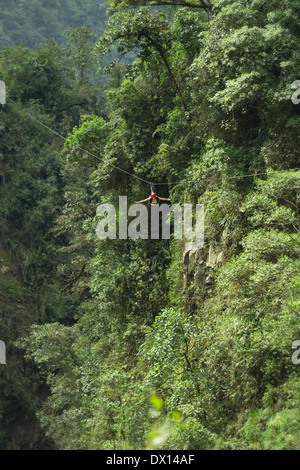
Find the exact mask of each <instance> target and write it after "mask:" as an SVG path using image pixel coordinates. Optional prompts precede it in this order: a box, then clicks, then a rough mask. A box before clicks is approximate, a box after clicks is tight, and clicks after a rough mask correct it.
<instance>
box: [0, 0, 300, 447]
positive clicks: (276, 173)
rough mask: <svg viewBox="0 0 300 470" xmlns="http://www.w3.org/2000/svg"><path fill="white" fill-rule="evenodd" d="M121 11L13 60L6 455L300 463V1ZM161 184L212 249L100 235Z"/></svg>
mask: <svg viewBox="0 0 300 470" xmlns="http://www.w3.org/2000/svg"><path fill="white" fill-rule="evenodd" d="M40 3H42V2H40ZM71 3H73V2H71ZM108 3H109V9H108V13H109V19H108V22H107V26H106V29H105V31H103V33H102V34H101V35H98V37H95V36H94V33H93V31H92V30H91V29H89V28H87V27H86V25H85V26H81V27H80V28H76V29H69V31H68V33H67V35H66V40H67V43H66V45H64V46H60V45H58V43H57V42H56V41H55V40H48V41H46V42H43V43H41V44H40V45H39V46H38V47H37V48H36V49H29V48H25V47H23V46H21V45H19V46H18V47H13V48H4V49H3V50H1V51H0V79H1V80H3V81H5V83H6V84H7V89H8V100H7V105H5V106H2V107H1V109H0V120H1V122H0V124H1V126H0V133H1V141H0V174H1V185H0V199H1V207H0V229H1V241H2V246H1V263H2V265H1V266H0V268H1V277H0V281H1V282H0V287H1V298H0V339H2V340H4V341H5V342H6V344H7V354H8V363H7V365H6V366H5V368H4V369H3V366H1V369H0V373H1V375H0V381H1V382H0V385H1V387H0V423H1V433H0V448H1V449H9V448H28V447H29V446H30V445H31V446H33V447H34V448H46V447H47V448H49V447H50V448H55V449H61V450H68V449H71V450H79V449H84V450H101V449H167V450H172V449H175V450H187V449H191V450H197V449H232V450H237V449H260V450H268V449H270V450H278V449H285V450H292V449H297V450H298V449H299V448H300V424H299V412H298V410H299V391H300V377H299V373H300V368H299V367H300V366H299V365H298V364H297V361H296V362H295V361H292V360H291V356H292V352H293V351H292V344H293V342H294V341H296V340H298V339H299V338H300V325H299V312H300V309H299V307H300V261H299V260H300V258H299V254H300V241H299V232H300V218H299V214H300V210H299V209H300V207H299V204H300V195H299V190H300V170H299V168H300V158H299V148H300V147H299V143H300V142H299V132H298V129H299V125H300V106H297V105H295V104H294V103H293V101H292V99H291V98H292V93H293V91H294V90H293V89H292V87H291V85H292V83H294V82H295V80H297V79H299V75H298V73H299V70H298V64H299V57H300V45H299V44H300V43H299V38H300V27H299V19H300V6H299V2H298V1H296V0H284V1H282V0H281V1H279V0H270V1H268V2H266V1H264V0H212V1H207V0H203V1H202V0H190V1H187V2H186V1H178V2H177V1H176V2H168V1H164V0H160V1H139V0H122V1H121V0H120V1H115V0H111V1H109V2H108ZM32 4H33V2H32ZM111 48H117V50H118V53H119V54H121V56H126V55H127V54H132V52H133V51H134V54H136V58H135V60H134V61H133V62H132V63H130V64H127V65H126V64H125V63H123V62H122V63H121V62H120V61H119V60H117V61H115V62H113V63H111V64H110V66H109V67H106V68H105V69H104V70H103V69H102V68H100V72H101V73H100V77H105V84H103V83H104V82H103V81H102V80H100V82H101V84H100V85H99V84H98V83H97V80H95V70H99V64H101V60H102V58H103V57H104V56H105V55H106V54H107V53H108V52H109V51H110V49H111ZM59 136H60V137H59ZM61 137H62V138H61ZM145 181H151V182H152V181H154V183H155V182H156V184H155V190H156V192H157V193H158V194H159V195H161V196H164V197H170V198H171V201H172V202H178V203H180V204H184V203H192V204H196V203H201V204H203V205H204V208H205V243H204V247H203V248H202V249H201V250H194V251H188V252H187V251H186V249H185V244H184V241H183V240H176V239H174V237H173V238H172V237H171V239H170V240H169V239H166V240H161V239H160V240H151V239H148V240H144V239H141V238H138V239H130V238H128V239H125V240H124V239H118V238H117V239H99V238H98V237H97V236H96V227H97V223H98V222H99V217H97V216H96V211H97V207H98V206H99V204H101V203H111V204H113V205H114V206H115V207H116V208H117V207H118V201H119V196H120V195H126V196H127V197H128V201H129V203H130V204H131V203H133V202H134V201H137V200H140V199H142V198H145V197H146V196H148V193H149V190H150V188H149V185H148V184H146V183H145ZM175 182H177V183H176V184H175ZM117 216H119V214H118V213H117ZM2 252H3V253H2ZM4 268H5V269H4ZM20 423H21V424H22V425H23V426H24V427H25V428H27V429H29V427H30V426H31V427H32V426H33V424H32V423H35V426H37V425H38V426H39V432H40V436H41V437H40V438H39V439H35V440H34V439H33V437H32V440H33V441H34V442H33V444H32V442H31V444H30V443H29V442H27V441H24V440H23V441H22V439H21V436H19V435H18V434H17V433H16V432H15V430H16V429H18V426H19V427H20ZM36 423H38V424H36ZM40 428H41V429H40ZM42 430H43V433H44V434H42Z"/></svg>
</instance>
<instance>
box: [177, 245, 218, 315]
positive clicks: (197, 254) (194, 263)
mask: <svg viewBox="0 0 300 470" xmlns="http://www.w3.org/2000/svg"><path fill="white" fill-rule="evenodd" d="M223 262H224V254H223V251H222V249H221V248H220V247H218V246H217V247H214V246H213V245H212V244H210V245H209V246H204V247H203V248H201V249H198V250H188V251H185V252H184V254H183V265H184V271H183V276H184V278H183V279H184V289H185V310H186V311H189V312H190V313H193V311H194V309H195V307H196V304H195V300H194V299H195V294H196V292H197V291H198V292H201V293H202V294H203V296H204V297H205V296H206V295H207V294H210V293H211V292H212V290H213V287H214V271H215V269H216V267H219V266H221V265H222V264H223Z"/></svg>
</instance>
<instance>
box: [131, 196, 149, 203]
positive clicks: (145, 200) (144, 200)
mask: <svg viewBox="0 0 300 470" xmlns="http://www.w3.org/2000/svg"><path fill="white" fill-rule="evenodd" d="M150 199H151V196H149V197H147V199H143V200H142V201H135V202H134V203H133V204H142V203H143V202H147V201H150Z"/></svg>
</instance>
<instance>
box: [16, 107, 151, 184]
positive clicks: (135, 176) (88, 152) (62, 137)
mask: <svg viewBox="0 0 300 470" xmlns="http://www.w3.org/2000/svg"><path fill="white" fill-rule="evenodd" d="M10 101H11V102H12V103H13V104H14V105H15V106H16V107H17V108H18V109H19V110H20V111H21V112H23V113H24V114H26V115H27V116H28V117H30V118H31V119H33V120H34V121H35V122H37V123H39V124H40V125H41V126H43V127H44V128H45V129H48V131H49V132H52V134H55V135H56V136H57V137H60V138H61V139H62V140H63V141H64V142H65V141H66V140H67V137H64V136H63V135H61V134H59V133H58V132H57V131H55V130H54V129H52V128H51V127H49V126H47V125H46V124H44V123H43V122H41V121H40V120H39V119H37V118H36V117H34V116H32V114H30V113H29V112H28V111H25V110H24V109H23V108H21V107H20V106H19V105H18V104H17V103H15V102H14V101H13V100H10ZM77 149H79V150H82V151H83V152H86V153H87V154H89V155H91V156H92V157H94V158H96V160H98V161H101V158H99V157H98V155H95V154H94V153H92V152H90V151H89V150H86V149H84V148H82V147H80V146H79V145H78V146H77ZM109 165H111V166H112V167H113V168H115V169H116V170H119V171H122V172H123V173H126V174H127V175H129V176H131V177H133V178H136V179H138V180H140V181H143V182H144V183H146V184H149V185H150V184H151V183H150V182H149V181H146V180H144V179H143V178H140V177H139V176H137V175H134V174H133V173H130V172H129V171H126V170H124V169H123V168H120V167H118V166H116V165H114V164H113V163H109Z"/></svg>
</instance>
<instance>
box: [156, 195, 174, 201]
mask: <svg viewBox="0 0 300 470" xmlns="http://www.w3.org/2000/svg"><path fill="white" fill-rule="evenodd" d="M157 198H158V199H159V200H160V201H171V199H167V198H165V197H159V196H157Z"/></svg>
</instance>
